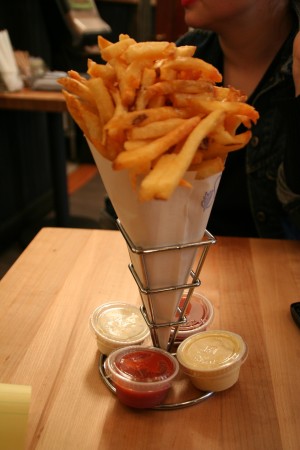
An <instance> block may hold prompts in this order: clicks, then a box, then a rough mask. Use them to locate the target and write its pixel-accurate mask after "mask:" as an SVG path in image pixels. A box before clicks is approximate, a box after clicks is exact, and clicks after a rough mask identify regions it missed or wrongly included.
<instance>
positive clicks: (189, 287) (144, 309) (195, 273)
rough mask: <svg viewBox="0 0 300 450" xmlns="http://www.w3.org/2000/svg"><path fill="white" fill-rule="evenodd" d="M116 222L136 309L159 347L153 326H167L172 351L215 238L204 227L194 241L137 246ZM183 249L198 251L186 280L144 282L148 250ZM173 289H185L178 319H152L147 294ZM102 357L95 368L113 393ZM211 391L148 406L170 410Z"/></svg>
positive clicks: (194, 400) (188, 403)
mask: <svg viewBox="0 0 300 450" xmlns="http://www.w3.org/2000/svg"><path fill="white" fill-rule="evenodd" d="M116 222H117V226H118V228H119V230H120V232H121V233H122V235H123V237H124V239H125V241H126V244H127V247H128V252H129V256H130V259H131V263H130V264H129V269H130V272H131V274H132V276H133V278H134V280H135V282H136V284H137V286H138V289H139V292H140V296H141V300H142V306H141V307H140V310H141V313H142V315H143V317H144V320H145V321H146V323H147V325H148V327H149V330H150V334H151V339H152V342H153V345H154V347H160V345H159V338H158V333H157V330H159V329H161V328H164V327H168V328H169V330H170V336H169V341H168V345H167V348H166V350H167V351H168V352H172V349H173V348H174V346H175V345H176V344H177V342H176V335H177V332H178V329H179V326H180V325H182V324H185V323H186V317H185V313H186V310H187V307H188V305H189V301H190V298H191V296H192V293H193V291H194V289H195V288H196V287H199V286H200V285H201V281H200V279H199V276H200V272H201V270H202V267H203V264H204V261H205V258H206V256H207V253H208V250H209V248H210V246H211V245H212V244H215V243H216V239H215V238H214V236H213V235H212V234H211V233H210V232H209V231H207V230H205V233H204V236H203V238H202V240H201V241H196V242H191V243H186V244H175V245H168V246H163V247H157V248H156V247H155V248H141V247H136V246H135V245H134V243H133V242H132V240H131V239H130V237H129V236H128V234H127V233H126V231H125V229H124V227H123V226H122V224H121V222H120V220H119V219H117V221H116ZM185 249H195V251H197V249H200V250H201V251H200V253H199V254H198V262H197V263H196V264H197V265H196V264H195V262H194V266H195V265H196V268H195V270H191V271H190V274H189V275H190V278H191V279H190V282H187V283H182V284H178V285H171V286H163V287H157V288H150V287H149V286H148V285H147V284H148V283H147V273H146V264H145V257H146V256H147V255H149V254H161V253H162V252H168V251H171V252H172V251H183V250H185ZM136 257H138V260H139V264H140V267H142V269H143V271H144V279H145V280H146V283H145V282H144V283H143V282H142V280H141V278H140V277H139V276H138V274H137V271H136V270H135V267H134V264H133V261H136ZM176 290H181V291H182V292H183V291H186V292H187V295H186V298H185V300H184V302H183V304H181V305H180V306H177V317H178V319H177V320H176V321H171V322H166V323H156V322H155V320H154V316H155V315H154V313H153V309H152V305H151V295H153V294H164V293H166V292H170V291H176ZM105 359H106V357H105V356H104V355H102V354H101V355H100V359H99V372H100V375H101V377H102V379H103V381H104V383H105V385H106V386H107V387H108V388H109V390H110V391H111V392H113V393H114V394H115V393H116V389H115V387H114V385H113V384H112V382H111V381H110V379H109V377H108V376H107V375H106V372H105V365H104V363H105ZM213 394H214V392H203V393H202V395H200V396H199V397H197V398H194V399H191V400H187V401H182V402H177V403H169V404H161V405H159V406H156V407H154V408H152V409H156V410H173V409H179V408H184V407H187V406H192V405H195V404H198V403H201V402H203V401H204V400H206V399H208V398H210V397H211V396H212V395H213Z"/></svg>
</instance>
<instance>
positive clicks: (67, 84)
mask: <svg viewBox="0 0 300 450" xmlns="http://www.w3.org/2000/svg"><path fill="white" fill-rule="evenodd" d="M57 82H58V83H59V84H61V85H62V86H63V87H64V88H65V90H66V91H68V92H70V93H71V94H74V95H76V96H77V97H80V98H82V99H83V100H87V101H88V102H93V101H94V100H93V96H92V94H91V92H90V90H89V88H88V87H87V86H86V84H85V83H82V82H81V81H78V80H76V79H74V78H66V77H63V78H59V79H58V80H57Z"/></svg>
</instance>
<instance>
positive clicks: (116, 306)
mask: <svg viewBox="0 0 300 450" xmlns="http://www.w3.org/2000/svg"><path fill="white" fill-rule="evenodd" d="M90 327H91V329H92V331H93V333H94V334H95V336H96V340H97V346H98V349H99V350H100V352H101V353H103V354H104V355H109V354H110V353H111V352H112V351H114V350H116V349H118V348H122V347H127V346H128V345H136V344H139V345H140V344H142V343H143V342H144V341H145V339H146V338H147V337H148V336H149V335H150V331H149V328H148V326H147V324H146V322H145V320H144V318H143V316H142V314H141V312H140V310H139V308H138V307H136V306H133V305H130V304H127V303H122V302H111V303H105V304H104V305H102V306H99V307H98V308H96V309H95V310H94V312H93V313H92V314H91V316H90Z"/></svg>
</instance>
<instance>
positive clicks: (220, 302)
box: [0, 228, 300, 450]
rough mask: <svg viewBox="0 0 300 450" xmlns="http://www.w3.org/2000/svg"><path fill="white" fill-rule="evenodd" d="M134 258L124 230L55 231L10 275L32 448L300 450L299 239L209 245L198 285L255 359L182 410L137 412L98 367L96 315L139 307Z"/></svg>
mask: <svg viewBox="0 0 300 450" xmlns="http://www.w3.org/2000/svg"><path fill="white" fill-rule="evenodd" d="M128 263H129V256H128V252H127V248H126V245H125V242H124V240H123V238H122V236H121V234H120V233H119V232H117V231H100V230H78V229H72V230H71V229H63V228H59V229H55V228H49V229H43V230H42V231H41V232H40V233H39V234H38V235H37V237H36V238H35V239H34V240H33V241H32V243H31V244H30V245H29V246H28V248H27V249H26V250H25V252H24V253H23V254H22V255H21V257H20V258H19V259H18V260H17V262H16V263H15V264H14V266H13V267H12V268H11V269H10V271H9V272H8V273H7V274H6V275H5V276H4V278H3V279H2V280H1V282H0V298H1V302H0V320H1V327H0V381H1V382H4V383H15V384H25V385H31V386H32V402H31V407H30V416H29V426H28V434H27V449H30V450H32V449H42V450H46V449H47V450H48V449H55V450H73V449H80V450H83V449H89V450H93V449H101V450H106V449H122V450H126V449H131V450H132V449H137V450H140V449H141V448H144V449H147V450H148V449H149V450H154V449H171V448H173V449H181V448H187V449H189V450H194V449H195V450H196V449H197V450H198V449H200V448H202V449H205V450H215V449H222V450H235V449H236V450H246V449H247V450H248V449H249V450H254V449H255V450H266V449H268V450H269V449H270V450H281V449H286V450H298V449H299V442H300V402H299V391H300V377H299V367H300V352H299V342H300V341H299V339H300V330H299V329H298V328H297V326H296V325H295V323H294V322H293V320H292V318H291V315H290V303H292V302H294V301H297V300H299V294H300V242H292V241H276V240H263V239H243V238H220V239H218V240H217V243H216V244H215V245H214V246H212V248H211V249H210V250H209V253H208V256H207V258H206V261H205V264H204V267H203V270H202V273H201V280H202V286H201V287H200V288H198V290H199V291H200V292H202V293H203V294H204V295H206V296H207V297H208V298H209V299H210V300H211V301H212V303H213V305H214V307H215V318H214V322H213V324H212V328H215V329H218V328H221V329H227V330H231V331H234V332H237V333H239V334H241V335H242V336H243V337H244V339H245V340H246V342H247V344H248V346H249V357H248V359H247V361H246V362H245V364H244V366H242V369H241V374H240V379H239V382H238V383H237V384H236V385H235V386H234V387H232V388H231V389H229V390H227V391H224V392H221V393H218V394H215V395H214V396H213V397H212V398H210V399H208V400H207V401H205V402H204V403H201V404H199V405H197V406H192V407H189V408H184V409H181V410H175V411H153V410H142V411H137V410H131V409H129V408H127V407H125V406H123V405H122V404H121V403H119V401H118V400H117V399H116V398H115V396H114V395H113V394H112V393H111V392H110V391H109V390H108V389H107V388H106V387H105V385H104V383H103V382H102V380H101V379H100V376H99V373H98V360H99V353H98V351H97V348H96V342H95V339H94V337H93V335H92V333H91V332H90V330H89V326H88V321H89V316H90V314H91V312H92V311H93V310H94V308H96V307H97V306H98V305H100V304H102V303H104V302H107V301H114V300H123V301H125V302H130V303H134V304H140V299H139V294H138V290H137V286H136V284H135V282H134V280H133V278H132V276H131V274H130V271H129V269H128V267H127V264H128ZM183 381H184V380H183ZM175 393H176V392H175ZM188 393H189V394H192V393H194V391H193V390H192V391H188Z"/></svg>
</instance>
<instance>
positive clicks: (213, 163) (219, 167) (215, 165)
mask: <svg viewBox="0 0 300 450" xmlns="http://www.w3.org/2000/svg"><path fill="white" fill-rule="evenodd" d="M223 170H224V160H223V159H222V158H220V156H217V157H216V158H214V159H208V160H206V161H202V163H200V164H199V166H198V168H197V175H196V179H197V180H201V179H204V178H208V177H211V176H212V175H214V174H216V173H220V172H222V171H223Z"/></svg>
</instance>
